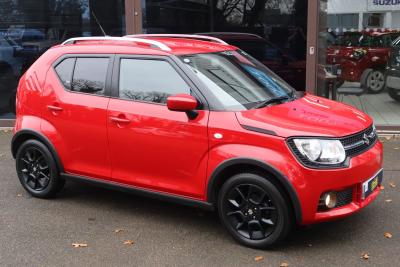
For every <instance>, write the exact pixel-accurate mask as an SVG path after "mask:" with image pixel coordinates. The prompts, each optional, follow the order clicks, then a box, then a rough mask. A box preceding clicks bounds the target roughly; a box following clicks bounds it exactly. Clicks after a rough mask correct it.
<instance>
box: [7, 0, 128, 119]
mask: <svg viewBox="0 0 400 267" xmlns="http://www.w3.org/2000/svg"><path fill="white" fill-rule="evenodd" d="M0 6H1V8H0V119H13V118H14V117H15V115H14V112H15V92H16V87H17V84H18V80H19V78H20V77H21V75H22V74H23V73H24V71H25V70H26V69H27V68H28V67H29V66H30V65H31V64H32V63H33V62H34V61H35V60H36V59H37V58H38V57H39V56H40V55H41V54H42V53H44V52H45V51H46V50H47V49H48V48H50V47H51V46H53V45H55V44H58V43H60V42H62V41H63V40H65V39H67V38H70V37H76V36H95V35H103V32H102V30H101V28H100V26H99V24H100V25H101V26H102V28H103V29H104V31H105V32H106V33H107V34H108V35H123V34H125V1H122V0H116V1H106V0H35V1H34V0H0Z"/></svg>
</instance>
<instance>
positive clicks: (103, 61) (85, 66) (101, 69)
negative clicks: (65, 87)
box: [71, 58, 109, 95]
mask: <svg viewBox="0 0 400 267" xmlns="http://www.w3.org/2000/svg"><path fill="white" fill-rule="evenodd" d="M108 62H109V58H77V59H76V63H75V68H74V75H73V77H72V85H71V91H76V92H82V93H89V94H96V95H104V88H105V84H106V76H107V68H108Z"/></svg>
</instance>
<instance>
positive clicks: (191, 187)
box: [14, 39, 382, 224]
mask: <svg viewBox="0 0 400 267" xmlns="http://www.w3.org/2000/svg"><path fill="white" fill-rule="evenodd" d="M159 40H160V41H162V42H164V43H166V44H168V45H170V46H171V47H172V51H171V52H170V53H167V52H164V51H160V50H157V49H149V48H148V47H145V46H144V47H141V46H137V45H131V44H125V43H124V45H122V44H121V43H120V42H106V44H104V43H101V42H99V44H101V45H93V43H95V44H96V42H83V43H82V44H79V43H78V44H76V45H65V46H58V47H55V48H52V49H50V50H49V51H47V52H46V53H45V54H43V56H42V57H41V58H39V60H38V61H37V62H36V63H35V64H34V65H33V66H32V67H31V68H30V69H29V70H28V71H27V73H26V74H25V75H24V76H23V77H22V79H21V81H20V86H19V89H18V105H17V119H16V124H15V128H14V132H15V133H16V134H18V133H19V132H23V131H24V130H28V129H29V130H32V131H36V132H38V133H40V134H42V135H43V136H44V138H46V139H47V140H48V141H49V143H50V144H51V145H52V146H53V147H54V150H55V151H56V153H57V155H58V156H59V159H60V161H61V163H62V165H63V169H64V170H63V171H65V172H66V173H68V174H74V175H80V176H87V177H90V178H88V179H97V180H107V181H110V182H113V183H118V184H124V185H126V186H130V187H136V188H143V189H146V190H149V191H156V192H162V193H164V194H167V195H171V196H172V195H173V196H181V197H185V198H189V199H195V200H199V201H203V202H207V201H208V200H209V197H210V196H209V195H208V186H209V185H210V183H211V178H212V177H213V174H214V172H215V171H216V169H217V168H218V167H219V166H221V164H223V163H224V162H226V161H227V160H231V159H237V158H250V159H254V160H257V161H260V162H263V163H265V164H267V165H268V166H271V168H273V169H275V170H277V171H278V172H279V173H281V174H282V176H283V177H285V179H287V182H288V183H289V184H290V186H291V187H292V188H293V189H294V192H295V195H296V196H297V198H298V200H299V204H300V208H301V211H300V213H301V215H302V216H301V219H300V221H298V223H301V224H310V223H315V222H320V221H326V220H331V219H335V218H339V217H343V216H345V215H348V214H351V213H353V212H356V211H358V210H359V209H360V208H362V207H364V206H366V205H367V204H369V203H370V202H371V201H372V200H373V199H374V198H375V197H376V196H377V194H378V193H379V190H376V191H375V192H374V193H373V194H372V195H370V196H369V197H368V198H367V199H365V200H361V194H360V192H361V191H360V190H361V183H362V182H364V181H366V180H367V179H368V178H370V177H372V176H373V175H374V174H375V173H376V172H377V170H379V169H381V168H382V144H381V143H380V142H379V140H378V141H377V142H376V143H375V145H374V146H373V147H371V148H370V149H369V150H367V151H366V152H364V153H362V154H360V155H358V156H355V157H353V158H351V160H350V163H349V167H343V168H339V169H310V168H307V167H305V166H304V165H302V164H301V163H300V162H299V160H298V159H297V158H296V157H295V156H294V154H293V152H292V151H291V150H290V148H289V146H288V144H287V142H286V141H287V138H288V137H293V136H324V137H342V136H346V135H350V134H353V133H356V132H360V131H362V130H364V129H365V128H367V127H369V126H370V125H371V124H372V120H371V119H370V118H369V117H368V116H367V115H365V114H363V113H362V112H360V111H358V110H356V109H354V108H352V107H350V106H346V105H343V104H340V103H337V102H334V101H330V100H327V99H323V98H319V97H315V96H312V95H306V96H305V97H302V98H300V99H298V100H296V101H293V102H289V103H285V104H281V105H275V106H271V107H266V108H262V109H257V110H248V111H242V112H228V111H209V110H198V111H197V112H198V116H197V117H196V118H195V119H192V120H191V119H189V118H188V116H187V115H186V114H185V113H184V112H175V111H170V110H168V108H167V106H166V105H159V104H150V103H143V102H134V101H126V100H121V99H117V98H112V97H102V96H94V95H88V94H82V93H75V92H70V91H67V90H65V89H64V88H63V86H62V84H61V82H60V80H59V79H58V77H57V75H56V73H55V71H54V69H53V68H52V64H53V63H54V62H55V61H56V60H57V59H58V58H60V57H61V56H63V55H65V54H143V55H164V56H171V55H173V54H186V53H202V52H216V51H221V50H229V49H230V50H232V49H236V48H235V47H232V46H224V45H219V44H215V43H209V42H204V41H194V40H186V39H183V40H179V41H178V40H176V39H173V40H172V39H171V40H169V39H168V40H164V39H162V40H161V39H159ZM54 107H55V108H54ZM244 126H251V127H256V128H260V129H264V130H268V131H271V132H272V134H265V133H261V132H255V131H250V130H248V129H245V128H244ZM243 171H245V170H243ZM349 187H351V188H352V189H353V192H354V194H353V195H354V197H353V202H352V203H351V204H349V205H346V206H344V207H341V208H337V209H333V210H331V211H326V212H318V211H317V206H318V202H319V199H320V196H321V194H322V193H323V192H326V191H327V190H340V189H342V188H349Z"/></svg>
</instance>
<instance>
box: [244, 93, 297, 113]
mask: <svg viewBox="0 0 400 267" xmlns="http://www.w3.org/2000/svg"><path fill="white" fill-rule="evenodd" d="M293 99H294V96H293V95H292V94H290V95H285V96H280V97H274V98H270V99H267V100H265V101H262V102H259V103H258V104H257V105H255V106H254V107H253V108H252V109H258V108H263V107H266V106H268V105H271V104H274V103H282V101H285V100H293Z"/></svg>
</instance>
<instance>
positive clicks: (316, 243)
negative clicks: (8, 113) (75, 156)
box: [0, 131, 400, 267]
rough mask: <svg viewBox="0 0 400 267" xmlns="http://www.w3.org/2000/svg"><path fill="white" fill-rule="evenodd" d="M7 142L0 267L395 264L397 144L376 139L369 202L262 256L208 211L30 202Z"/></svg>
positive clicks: (92, 201) (89, 193)
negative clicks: (377, 159) (373, 191)
mask: <svg viewBox="0 0 400 267" xmlns="http://www.w3.org/2000/svg"><path fill="white" fill-rule="evenodd" d="M10 140H11V132H7V133H5V132H3V131H0V181H1V184H0V266H208V267H209V266H280V265H281V264H282V263H287V264H288V266H400V194H399V190H400V149H398V148H400V139H393V138H392V139H391V140H386V139H385V140H384V142H385V143H384V146H385V164H384V165H385V166H384V167H385V175H384V182H383V184H384V187H385V189H384V190H383V191H382V193H381V194H380V196H379V197H378V199H377V200H376V201H375V202H374V203H372V204H371V205H370V206H368V207H367V208H365V209H363V210H362V211H360V212H359V213H357V214H355V215H353V216H351V217H348V218H346V219H342V220H339V221H335V222H330V223H323V224H317V225H312V226H307V227H298V228H296V229H295V230H294V231H293V232H292V234H291V235H290V237H289V238H288V239H287V241H286V242H284V243H283V244H281V245H280V246H278V247H276V248H275V249H273V250H269V251H267V250H255V249H250V248H246V247H243V246H241V245H239V244H237V243H236V242H234V241H233V239H232V238H231V237H230V236H229V235H228V234H227V233H226V232H225V231H224V229H223V228H222V227H221V225H220V224H219V222H218V218H217V215H216V214H215V213H213V212H206V211H202V210H200V209H196V208H190V207H185V206H180V205H177V204H171V203H166V202H161V201H158V200H152V199H148V198H143V197H137V196H134V195H130V194H124V193H120V192H116V191H111V190H106V189H100V188H96V187H92V186H88V185H85V184H80V183H72V182H69V183H67V185H66V187H65V188H64V190H63V191H62V192H61V193H60V194H59V195H58V197H57V198H54V199H51V200H42V199H36V198H32V197H31V196H30V195H29V194H28V193H26V192H25V191H24V190H23V188H22V187H21V185H20V184H19V181H18V178H17V175H16V172H15V164H14V160H13V158H12V156H11V154H10V150H9V146H10ZM390 183H392V185H396V187H392V186H391V185H390ZM118 229H119V230H121V231H117V232H116V230H118ZM385 233H390V234H391V235H392V237H391V238H387V237H385V236H384V234H385ZM128 240H131V241H132V242H133V244H131V245H129V244H124V242H126V241H128ZM72 243H79V244H87V247H78V248H74V247H73V246H72ZM128 243H131V242H128ZM364 253H368V255H369V259H361V256H362V254H364ZM256 259H257V260H256ZM283 266H285V265H283Z"/></svg>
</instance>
